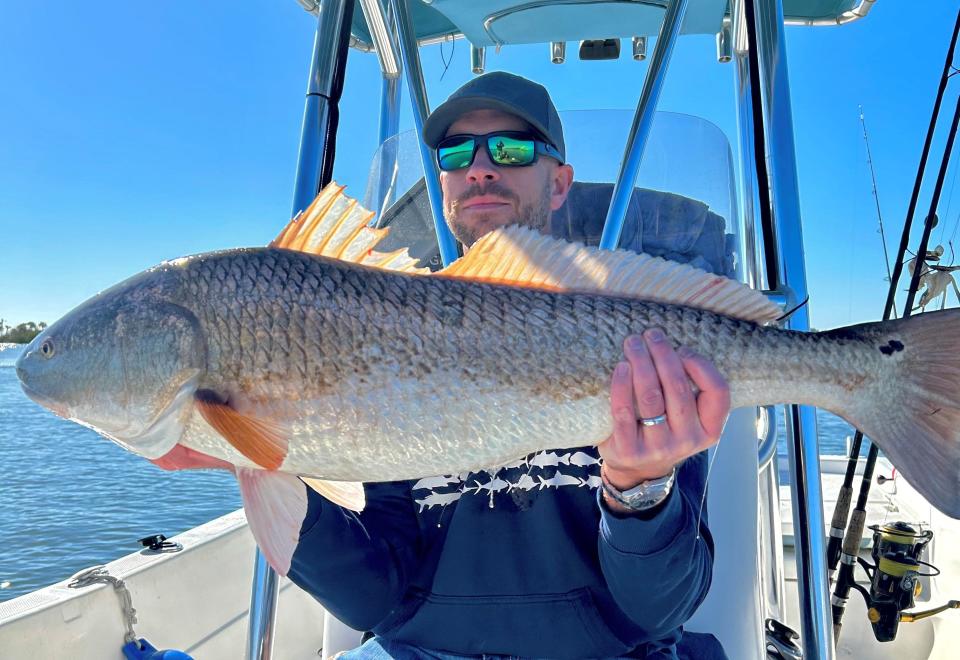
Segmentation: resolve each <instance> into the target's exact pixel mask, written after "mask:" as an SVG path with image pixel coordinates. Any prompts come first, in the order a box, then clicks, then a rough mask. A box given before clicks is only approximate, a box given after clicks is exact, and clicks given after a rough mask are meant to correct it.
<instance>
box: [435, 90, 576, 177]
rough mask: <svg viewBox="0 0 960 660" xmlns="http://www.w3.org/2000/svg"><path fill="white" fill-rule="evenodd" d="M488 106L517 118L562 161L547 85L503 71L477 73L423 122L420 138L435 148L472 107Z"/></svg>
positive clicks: (559, 127)
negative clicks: (556, 152) (558, 153)
mask: <svg viewBox="0 0 960 660" xmlns="http://www.w3.org/2000/svg"><path fill="white" fill-rule="evenodd" d="M485 108H490V109H493V110H501V111H503V112H508V113H510V114H511V115H516V116H517V117H520V118H521V119H523V120H524V121H525V122H527V123H528V124H530V125H531V126H532V127H533V129H534V130H535V131H537V132H538V133H540V135H541V137H543V138H544V139H545V140H546V141H547V142H549V143H550V144H552V145H553V146H554V147H556V148H557V151H559V152H560V155H561V157H562V158H563V160H564V161H565V160H566V158H567V153H566V148H565V147H564V144H563V126H562V125H561V124H560V115H558V114H557V109H556V108H555V107H554V105H553V101H552V100H551V99H550V94H549V93H548V92H547V88H546V87H544V86H543V85H540V84H538V83H535V82H533V81H532V80H527V79H526V78H524V77H522V76H517V75H514V74H512V73H507V72H505V71H493V72H491V73H485V74H483V75H482V76H477V77H476V78H473V79H472V80H470V81H468V82H467V83H466V84H464V85H463V86H462V87H460V89H458V90H457V91H455V92H454V93H453V94H451V95H450V97H449V98H448V99H447V100H446V101H444V102H443V103H441V104H440V105H439V106H437V109H436V110H434V111H433V112H432V113H431V114H430V116H429V117H427V120H426V121H425V122H424V123H423V140H424V142H426V144H427V146H429V147H431V148H433V149H436V148H437V144H439V143H440V140H442V139H443V138H444V137H445V136H446V133H447V129H448V128H450V125H451V124H452V123H453V122H455V121H456V120H457V119H459V118H460V117H461V116H463V115H464V114H466V113H467V112H470V111H471V110H480V109H485Z"/></svg>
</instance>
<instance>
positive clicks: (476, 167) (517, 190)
mask: <svg viewBox="0 0 960 660" xmlns="http://www.w3.org/2000/svg"><path fill="white" fill-rule="evenodd" d="M527 130H529V126H528V125H527V123H526V122H524V121H523V120H522V119H520V118H519V117H517V116H515V115H511V114H507V113H505V112H500V111H499V110H473V111H471V112H468V113H466V114H464V115H463V116H462V117H460V118H459V119H457V121H455V122H453V124H451V125H450V128H449V129H447V133H446V134H447V135H448V136H449V135H463V134H468V135H484V134H486V133H492V132H494V131H527ZM558 176H559V177H560V179H561V181H560V183H559V186H558V182H557V179H558ZM572 178H573V170H572V169H571V168H570V167H569V166H567V165H564V166H561V165H560V164H559V163H558V162H557V161H555V160H554V159H552V158H548V157H544V156H540V157H539V158H538V159H537V162H535V163H534V164H533V165H530V166H527V167H498V166H497V165H495V164H493V163H492V162H490V157H489V156H488V155H487V152H486V149H484V148H483V147H480V148H479V149H478V150H477V153H476V156H475V157H474V159H473V163H472V164H471V165H470V166H469V167H465V168H463V169H459V170H454V171H452V172H441V174H440V185H441V188H442V189H443V213H444V215H445V216H446V218H447V224H448V225H450V230H451V231H452V232H453V235H454V236H455V237H456V238H457V240H459V241H460V242H461V243H463V244H464V245H466V246H468V247H469V246H470V245H473V243H474V242H476V240H477V239H479V238H480V237H481V236H483V235H484V234H486V233H488V232H490V231H493V230H494V229H496V228H497V227H503V226H505V225H509V224H514V223H519V224H522V225H526V226H528V227H531V228H533V229H536V230H537V231H540V232H544V233H546V232H548V231H549V229H550V213H551V212H552V211H553V210H554V209H558V208H560V206H562V205H563V200H564V199H566V193H567V190H568V189H569V185H570V182H569V180H570V179H572ZM564 182H565V185H564Z"/></svg>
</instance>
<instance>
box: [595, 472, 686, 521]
mask: <svg viewBox="0 0 960 660" xmlns="http://www.w3.org/2000/svg"><path fill="white" fill-rule="evenodd" d="M675 476H676V468H674V470H673V471H672V472H671V473H670V474H668V475H667V476H665V477H660V478H659V479H652V480H650V481H644V482H643V483H642V484H640V485H639V486H634V487H633V488H631V489H629V490H626V491H624V492H622V493H621V492H620V491H618V490H617V489H616V488H613V487H612V486H611V485H610V484H608V483H606V482H605V483H604V488H605V489H606V490H607V492H608V493H610V496H611V497H613V499H614V500H616V501H617V502H619V503H620V504H622V505H624V506H626V507H628V508H630V509H634V510H637V511H642V510H643V509H649V508H651V507H654V506H656V505H658V504H660V502H662V501H663V500H665V499H666V498H667V495H669V494H670V490H671V489H672V488H673V481H674V477H675Z"/></svg>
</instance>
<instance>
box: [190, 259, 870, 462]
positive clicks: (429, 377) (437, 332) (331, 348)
mask: <svg viewBox="0 0 960 660" xmlns="http://www.w3.org/2000/svg"><path fill="white" fill-rule="evenodd" d="M180 268H181V269H182V270H181V272H180V279H182V281H183V283H184V286H183V291H184V292H185V293H186V294H187V295H184V296H183V299H182V300H180V301H178V302H179V304H182V305H183V306H184V307H187V308H188V309H190V310H191V311H192V312H193V313H194V314H195V315H196V316H197V318H198V319H199V320H200V323H201V326H202V327H203V329H204V334H205V336H206V337H207V341H208V347H207V349H208V357H209V363H208V366H207V373H206V374H205V376H204V377H203V379H202V383H201V387H204V388H209V389H212V390H214V391H217V392H219V393H221V394H223V395H224V396H225V397H226V398H227V399H228V400H231V401H236V402H239V403H240V407H241V410H243V411H245V412H246V411H249V412H250V413H251V414H253V415H257V414H264V415H267V414H268V415H270V416H271V417H277V416H278V415H279V416H280V417H281V418H283V419H287V420H289V421H290V422H291V423H293V424H294V425H295V426H296V427H297V432H296V433H295V435H294V438H293V440H292V442H291V452H290V455H289V456H288V458H287V461H286V462H285V465H284V467H285V469H291V470H295V471H303V472H306V473H310V474H315V475H317V476H322V477H326V478H337V479H359V478H367V479H370V478H371V475H372V476H373V477H374V478H383V479H389V480H392V479H401V478H413V477H419V476H427V475H430V474H437V473H450V472H460V471H465V470H472V469H478V468H481V467H488V466H491V465H496V464H497V463H499V462H505V461H508V460H510V459H512V458H516V457H517V456H518V455H522V454H525V453H529V452H532V451H536V450H539V449H545V448H552V447H556V446H558V443H565V444H570V442H571V441H573V442H574V444H590V443H595V442H598V441H600V440H601V439H602V438H604V437H606V436H607V435H608V434H609V432H610V426H609V419H608V418H609V415H608V414H607V409H606V406H607V405H608V404H607V403H606V393H607V388H608V386H609V374H610V372H611V370H612V368H613V367H614V365H615V364H616V363H617V361H619V360H620V359H622V347H621V343H622V340H623V338H624V337H625V336H626V335H627V334H629V333H632V332H642V331H643V330H645V329H647V328H650V327H654V326H658V327H662V328H663V329H664V330H665V331H666V333H667V335H668V336H669V337H670V338H671V341H672V342H673V343H674V344H675V345H686V346H689V347H691V348H693V349H694V350H696V351H698V352H700V353H702V354H704V355H706V356H708V357H710V358H711V359H712V360H714V362H715V363H716V364H717V366H718V368H719V369H720V371H721V372H722V373H724V375H725V376H726V377H727V378H728V380H729V381H730V386H731V393H732V397H733V400H734V405H748V404H764V403H773V402H779V401H782V400H787V399H791V398H792V399H794V400H795V399H797V396H798V392H797V387H798V385H797V383H798V381H803V382H808V383H810V386H809V387H808V390H809V391H808V392H805V393H802V396H803V398H804V401H803V402H804V403H807V402H812V401H811V400H812V399H817V400H820V399H826V398H830V397H834V396H835V391H836V390H838V389H839V390H840V391H844V390H845V389H849V388H851V387H852V385H851V383H853V382H856V381H857V380H858V379H860V380H863V379H864V378H865V377H866V376H865V372H864V371H863V369H859V370H858V369H854V370H853V371H852V372H851V369H852V368H854V367H856V366H857V365H858V364H863V363H864V362H865V359H866V355H867V354H868V353H869V350H868V349H865V350H864V351H863V352H864V357H856V358H855V359H853V360H852V361H851V359H850V353H849V345H850V344H851V341H852V340H847V339H842V338H840V339H837V340H833V339H829V338H824V337H822V336H821V337H817V336H814V335H805V334H801V333H793V332H788V331H783V330H778V329H771V328H761V327H759V326H757V325H756V324H753V323H749V322H745V321H740V320H736V319H732V318H728V317H724V316H722V315H718V314H714V313H711V312H707V311H704V310H700V309H696V308H688V307H681V306H673V305H664V304H658V303H651V302H644V301H638V300H629V299H624V298H616V297H608V296H603V295H596V294H557V293H551V292H546V291H540V290H535V289H524V288H514V287H504V286H496V285H484V284H476V283H469V282H463V281H459V280H454V279H448V278H443V277H417V276H408V275H402V274H394V273H390V272H385V271H376V270H370V269H366V268H362V267H358V266H353V265H349V264H344V263H342V262H335V261H331V260H325V259H321V258H317V257H311V256H309V255H303V254H300V253H296V252H290V251H285V250H277V249H262V250H242V251H234V252H225V253H219V254H217V255H216V256H212V257H211V256H207V257H204V258H198V259H194V260H190V261H188V262H187V263H186V265H185V266H182V267H180ZM230 281H232V282H233V284H226V283H228V282H230ZM225 284H226V285H225ZM237 326H240V327H237ZM834 345H836V347H835V346H834ZM875 352H877V351H875ZM877 354H878V355H880V353H879V352H877ZM866 363H867V364H869V361H866ZM870 366H871V367H872V366H875V365H872V364H871V365H870ZM868 368H869V367H868ZM788 392H789V393H788ZM818 393H819V395H818ZM558 404H560V408H559V409H558V408H557V407H556V406H557V405H558ZM537 408H539V409H540V411H541V412H538V411H537V410H536V409H537ZM544 409H549V410H550V411H551V414H550V415H549V416H551V417H553V421H552V422H549V421H547V420H546V419H545V418H546V417H547V416H546V415H543V414H542V410H544ZM451 413H455V414H451ZM571 430H572V431H573V432H574V433H577V434H580V435H574V436H572V437H571ZM345 436H351V440H350V443H351V445H352V447H353V449H354V450H355V451H352V452H350V457H349V460H344V459H343V458H342V457H343V456H344V454H345V452H343V450H342V444H343V443H344V442H345V440H344V437H345ZM497 437H503V438H510V439H511V440H510V442H507V443H504V442H497V441H496V440H495V438H497ZM184 442H185V444H187V445H188V446H189V445H190V444H191V439H190V438H189V437H188V438H186V439H185V441H184ZM198 448H203V449H207V450H209V449H210V447H209V445H208V444H205V443H201V444H200V445H199V446H198ZM454 457H458V458H459V462H456V460H457V459H454V462H453V463H451V459H453V458H454Z"/></svg>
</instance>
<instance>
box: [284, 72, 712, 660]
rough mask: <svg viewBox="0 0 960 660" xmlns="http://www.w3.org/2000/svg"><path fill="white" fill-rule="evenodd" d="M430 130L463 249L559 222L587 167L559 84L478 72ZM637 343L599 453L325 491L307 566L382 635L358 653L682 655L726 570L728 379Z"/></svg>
mask: <svg viewBox="0 0 960 660" xmlns="http://www.w3.org/2000/svg"><path fill="white" fill-rule="evenodd" d="M423 137H424V140H425V141H426V142H427V144H428V145H429V146H431V147H433V148H434V149H436V152H437V159H438V163H439V165H440V168H441V170H442V174H441V184H442V189H443V205H444V213H445V215H446V218H447V221H448V224H449V226H450V228H451V230H452V232H453V233H454V235H455V236H456V237H457V239H458V240H460V241H461V243H462V244H463V245H464V247H465V249H469V247H470V246H471V245H472V244H473V243H474V242H475V241H476V240H477V239H478V238H479V237H480V236H482V235H484V234H485V233H487V232H489V231H491V230H493V229H495V228H497V227H501V226H504V225H507V224H510V223H514V222H519V223H522V224H525V225H528V226H530V227H533V228H535V229H537V230H538V231H541V232H544V233H549V232H550V230H551V227H550V218H551V213H552V212H553V211H555V210H557V209H559V208H560V207H561V206H563V204H564V201H565V199H566V197H567V193H568V192H569V190H570V186H571V184H572V181H573V168H572V167H571V166H570V165H569V164H567V163H566V162H565V146H564V140H563V131H562V127H561V124H560V119H559V116H558V115H557V112H556V109H555V108H554V106H553V103H552V101H551V100H550V97H549V95H548V94H547V91H546V90H545V89H544V88H543V87H542V86H540V85H537V84H535V83H533V82H531V81H528V80H526V79H523V78H520V77H518V76H513V75H510V74H506V73H500V72H498V73H491V74H487V75H484V76H480V77H478V78H475V79H473V80H471V81H470V82H468V83H467V84H466V85H464V86H463V87H461V88H460V89H459V90H457V91H456V92H454V93H453V94H452V95H451V97H450V98H449V99H448V100H447V101H446V102H445V103H444V104H442V105H441V106H440V107H438V108H437V109H436V111H435V112H434V113H433V114H432V115H431V116H430V117H429V118H428V120H427V122H426V123H425V125H424V136H423ZM624 354H625V360H624V361H622V362H621V363H619V364H618V365H617V367H616V369H615V370H614V372H613V374H612V377H611V386H610V402H611V413H612V416H613V420H614V432H613V435H612V436H611V437H610V438H609V439H608V440H607V441H606V442H604V443H602V444H601V445H600V446H599V447H581V448H578V449H571V450H568V451H553V452H549V451H548V452H540V453H538V454H534V455H533V456H529V457H527V458H526V459H525V460H523V461H518V462H517V463H515V464H513V465H509V466H505V467H503V468H501V469H498V470H496V469H492V470H491V471H488V472H480V473H472V474H469V475H450V476H445V477H436V478H430V479H421V480H419V481H417V482H416V483H410V482H403V483H391V484H368V485H367V486H366V489H367V507H366V509H365V510H364V511H363V512H361V513H360V514H352V513H350V512H348V511H346V510H343V509H340V508H339V507H337V506H335V505H333V504H331V503H329V502H327V501H325V500H323V499H322V498H321V497H319V496H317V495H315V494H313V493H311V494H310V504H309V509H308V512H307V515H306V518H305V520H304V523H303V526H302V529H301V537H300V541H299V545H298V547H297V550H296V552H295V553H294V556H293V562H292V566H291V570H290V573H289V575H290V577H291V579H293V581H294V582H296V583H297V584H299V585H300V586H301V587H303V588H304V589H305V590H307V591H308V592H310V593H311V594H313V595H314V596H315V597H316V598H318V599H319V600H320V601H321V602H322V603H323V604H324V606H325V607H327V609H328V610H329V611H331V612H332V613H333V614H334V615H336V616H337V617H338V618H340V619H341V620H343V621H345V622H346V623H348V624H349V625H351V626H353V627H354V628H357V629H361V630H371V631H373V632H374V633H375V635H376V636H375V637H374V638H373V639H371V640H369V641H368V642H366V643H365V644H364V645H363V646H362V647H360V648H359V649H356V650H354V651H351V652H349V653H347V654H345V655H344V657H346V658H385V657H394V658H421V657H426V658H459V657H479V656H483V657H491V656H513V657H538V658H545V657H551V658H552V657H568V658H580V657H591V658H595V657H621V656H626V657H641V658H676V657H678V656H677V650H676V644H677V642H678V640H680V638H681V631H680V626H681V625H682V624H683V623H684V621H686V620H687V619H688V618H689V617H690V615H691V614H692V613H693V612H694V611H695V609H696V607H697V606H698V605H699V603H700V602H701V601H702V599H703V597H704V596H705V594H706V592H707V589H708V588H709V584H710V578H711V571H712V561H713V545H712V539H711V537H710V534H709V531H708V530H707V528H706V517H705V516H703V517H702V518H701V515H700V514H701V511H700V506H701V501H702V495H703V490H704V488H705V479H706V461H705V453H704V451H705V450H706V449H707V448H708V447H710V446H712V445H713V444H715V443H716V442H717V440H718V439H719V436H720V432H721V430H722V427H723V424H724V422H725V420H726V416H727V414H728V412H729V406H730V397H729V390H728V388H727V385H726V382H725V381H724V379H723V377H722V376H721V375H720V374H719V372H717V370H716V369H715V367H714V366H713V365H712V364H711V363H710V362H709V361H707V360H706V359H705V358H703V357H702V356H699V355H697V354H695V353H693V352H692V351H690V350H687V349H684V348H680V349H679V350H674V349H673V348H672V347H671V345H670V343H669V342H668V341H666V338H665V337H664V335H663V332H662V331H660V330H659V329H650V330H648V331H647V332H646V333H645V335H644V336H642V337H639V336H635V337H630V338H628V339H627V340H626V341H625V343H624ZM691 381H692V382H693V383H694V384H695V385H696V386H697V388H698V389H699V394H697V395H696V396H695V395H694V392H693V390H692V389H691V387H690V382H691ZM569 445H571V446H575V445H576V440H575V439H571V442H570V443H569ZM714 641H715V640H714ZM720 654H721V656H722V651H720ZM698 657H705V656H704V655H703V653H702V652H698Z"/></svg>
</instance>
